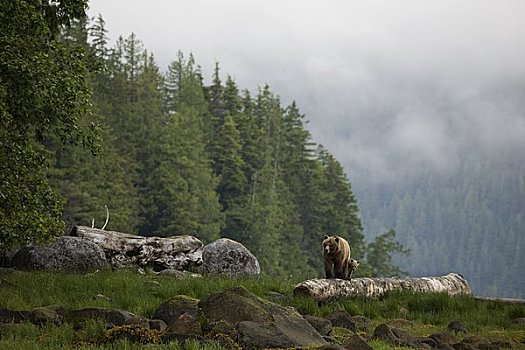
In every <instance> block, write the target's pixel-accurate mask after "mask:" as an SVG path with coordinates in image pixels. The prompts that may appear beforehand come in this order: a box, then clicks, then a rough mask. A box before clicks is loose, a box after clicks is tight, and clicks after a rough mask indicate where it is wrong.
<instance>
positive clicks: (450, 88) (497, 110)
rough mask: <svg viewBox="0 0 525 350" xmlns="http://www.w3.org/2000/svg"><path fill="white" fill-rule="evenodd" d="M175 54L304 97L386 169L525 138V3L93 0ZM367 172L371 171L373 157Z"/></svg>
mask: <svg viewBox="0 0 525 350" xmlns="http://www.w3.org/2000/svg"><path fill="white" fill-rule="evenodd" d="M90 4H91V8H92V9H91V13H92V14H93V15H94V14H96V13H102V14H103V16H104V18H105V20H106V21H107V25H108V29H109V31H110V34H111V36H112V37H113V38H114V37H115V36H117V35H124V36H127V35H129V33H131V32H132V31H133V32H135V33H136V34H137V35H138V37H139V38H141V39H142V41H143V42H144V45H145V47H146V48H148V50H150V51H152V52H153V53H154V54H155V56H156V57H157V60H158V62H159V64H160V66H161V67H166V66H167V65H168V63H169V62H170V61H171V60H172V59H173V58H174V57H175V55H176V53H177V51H178V50H183V51H184V52H186V53H188V52H193V53H194V54H195V57H196V60H197V62H198V63H199V64H200V65H201V66H202V67H203V71H204V74H205V77H210V76H211V71H212V69H213V67H214V62H215V61H216V60H218V61H219V62H220V64H221V68H222V72H223V73H224V74H231V75H232V76H233V77H234V78H235V79H236V81H237V82H238V84H239V86H240V87H242V88H249V89H250V90H252V91H253V90H255V89H256V88H257V87H258V86H262V85H263V84H265V83H268V84H269V85H270V86H271V87H272V89H273V91H274V92H275V93H277V94H279V95H281V97H282V101H283V103H289V102H290V101H291V100H297V102H298V105H299V106H300V108H301V109H302V112H303V113H306V115H307V119H309V120H310V121H311V123H310V124H309V128H310V129H311V131H312V133H313V135H314V138H315V140H316V141H319V142H321V143H323V144H324V145H325V146H326V147H327V148H328V149H329V150H331V151H332V152H333V153H334V154H335V155H336V157H337V158H338V159H340V160H341V161H342V163H343V164H344V165H346V166H347V168H348V169H350V170H349V171H348V173H350V174H351V173H353V172H354V169H351V167H360V169H370V170H369V171H370V172H372V173H373V174H377V177H378V178H381V177H383V176H384V177H388V176H394V175H392V174H393V173H395V172H400V173H401V172H402V171H405V170H402V169H406V168H412V169H416V170H417V167H410V166H407V165H406V164H398V163H397V162H396V160H397V159H399V158H400V157H405V158H404V159H405V161H410V162H413V163H414V164H420V163H421V162H423V163H425V164H426V165H429V166H434V167H437V168H443V169H449V168H452V167H454V165H455V164H456V163H457V161H458V157H459V156H460V155H461V153H463V152H466V150H468V149H469V147H485V148H487V149H490V148H494V147H496V148H498V147H500V148H501V147H507V148H509V147H510V148H512V149H520V148H523V146H525V126H524V124H525V121H524V119H525V99H524V98H523V97H524V95H523V91H524V87H525V21H524V20H523V14H524V13H525V2H524V1H522V0H507V1H505V2H499V1H474V0H468V1H461V2H458V1H455V0H442V1H424V2H422V1H420V0H402V1H387V0H384V1H377V0H376V1H374V0H371V1H365V2H362V1H347V0H345V1H343V0H329V1H322V2H321V1H313V0H308V1H299V0H287V1H278V0H265V1H260V0H252V1H241V0H222V1H212V0H206V1H205V0H196V1H173V0H154V1H144V0H142V1H140V0H126V1H124V0H111V1H108V0H91V2H90ZM363 171H364V170H363Z"/></svg>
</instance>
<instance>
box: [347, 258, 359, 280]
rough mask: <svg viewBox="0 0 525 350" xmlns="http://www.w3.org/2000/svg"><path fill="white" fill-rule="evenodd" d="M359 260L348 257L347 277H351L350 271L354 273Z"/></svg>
mask: <svg viewBox="0 0 525 350" xmlns="http://www.w3.org/2000/svg"><path fill="white" fill-rule="evenodd" d="M359 264H360V262H359V260H356V259H354V258H350V260H349V261H348V279H351V278H352V273H354V271H355V270H357V268H358V267H359Z"/></svg>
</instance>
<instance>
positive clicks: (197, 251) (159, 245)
mask: <svg viewBox="0 0 525 350" xmlns="http://www.w3.org/2000/svg"><path fill="white" fill-rule="evenodd" d="M71 235H72V236H77V237H81V238H83V239H87V240H90V241H92V242H94V243H96V244H98V245H99V246H100V247H101V248H102V249H103V250H104V253H105V254H106V259H107V260H108V262H109V263H110V265H111V266H113V267H116V268H121V267H128V266H140V267H145V266H152V267H154V268H155V269H156V270H162V269H177V270H185V269H187V268H188V267H191V266H198V265H201V264H202V247H203V243H202V242H201V241H200V240H199V239H197V238H196V237H193V236H173V237H143V236H137V235H132V234H129V233H122V232H116V231H104V230H99V229H96V228H91V227H87V226H76V227H74V228H73V230H72V232H71Z"/></svg>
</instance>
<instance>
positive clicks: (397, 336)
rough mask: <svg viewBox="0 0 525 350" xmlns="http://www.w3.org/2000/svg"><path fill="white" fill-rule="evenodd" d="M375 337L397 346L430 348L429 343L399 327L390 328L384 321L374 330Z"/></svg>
mask: <svg viewBox="0 0 525 350" xmlns="http://www.w3.org/2000/svg"><path fill="white" fill-rule="evenodd" d="M374 338H378V339H381V340H384V341H386V342H387V343H390V344H392V345H395V346H408V347H411V348H414V349H428V348H430V346H429V345H427V344H425V343H423V342H421V341H419V340H418V339H416V338H415V337H413V336H411V335H410V334H408V333H407V332H405V331H402V330H400V329H397V328H390V327H389V326H388V325H387V324H386V323H382V324H380V325H379V326H377V327H376V329H375V330H374Z"/></svg>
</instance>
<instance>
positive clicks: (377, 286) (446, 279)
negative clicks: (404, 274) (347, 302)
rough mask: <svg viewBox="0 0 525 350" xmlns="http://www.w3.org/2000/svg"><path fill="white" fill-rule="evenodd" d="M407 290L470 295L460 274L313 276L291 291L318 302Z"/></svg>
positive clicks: (368, 296) (467, 286) (376, 295)
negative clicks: (342, 277)
mask: <svg viewBox="0 0 525 350" xmlns="http://www.w3.org/2000/svg"><path fill="white" fill-rule="evenodd" d="M397 290H409V291H412V292H415V293H440V292H443V293H448V294H449V295H470V294H471V290H470V286H469V285H468V283H467V281H466V280H465V278H463V276H461V275H459V274H456V273H450V274H448V275H446V276H441V277H419V278H379V277H377V278H353V279H352V280H350V281H347V280H342V279H312V280H307V281H304V282H301V283H299V284H298V285H296V286H295V288H294V290H293V292H294V294H295V295H306V296H311V297H312V298H314V299H316V300H318V301H329V300H333V299H340V298H352V297H366V298H375V297H379V296H381V295H383V294H385V293H387V292H390V291H397Z"/></svg>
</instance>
